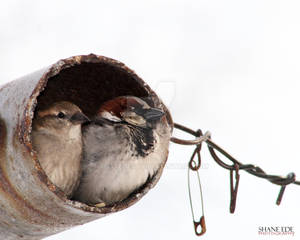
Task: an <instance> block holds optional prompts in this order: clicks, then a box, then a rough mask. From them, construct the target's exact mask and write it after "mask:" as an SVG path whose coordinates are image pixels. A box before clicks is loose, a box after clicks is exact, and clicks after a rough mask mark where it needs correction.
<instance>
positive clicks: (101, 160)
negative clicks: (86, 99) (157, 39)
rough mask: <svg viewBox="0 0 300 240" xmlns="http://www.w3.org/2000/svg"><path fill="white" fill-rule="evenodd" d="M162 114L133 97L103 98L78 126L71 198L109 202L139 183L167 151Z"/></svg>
mask: <svg viewBox="0 0 300 240" xmlns="http://www.w3.org/2000/svg"><path fill="white" fill-rule="evenodd" d="M164 115H165V113H164V112H163V111H162V110H160V109H157V108H151V107H150V106H149V105H148V104H147V103H146V102H145V101H143V100H142V99H140V98H137V97H133V96H122V97H117V98H115V99H113V100H110V101H108V102H105V103H104V104H103V105H102V106H101V107H100V110H99V111H98V113H97V115H96V117H95V119H94V121H92V122H90V123H89V124H87V125H85V126H84V127H83V159H82V164H81V165H82V171H83V172H82V177H81V181H80V184H79V187H78V189H77V190H76V192H75V194H74V199H75V200H78V201H81V202H84V203H87V204H90V205H96V206H97V207H101V206H105V205H111V204H113V203H115V202H118V201H121V200H124V199H125V198H126V197H128V196H129V195H130V194H131V193H132V192H134V191H135V190H137V189H138V188H139V187H141V186H142V185H143V184H145V183H146V181H147V180H148V178H151V177H152V176H153V175H154V174H155V173H156V171H157V170H158V169H159V167H160V166H161V164H162V163H163V162H164V160H165V158H166V155H167V153H168V147H169V140H170V135H171V129H170V127H169V126H168V124H167V121H166V118H165V117H164Z"/></svg>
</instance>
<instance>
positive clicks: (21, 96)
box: [0, 54, 173, 240]
mask: <svg viewBox="0 0 300 240" xmlns="http://www.w3.org/2000/svg"><path fill="white" fill-rule="evenodd" d="M120 95H135V96H138V97H147V99H149V100H150V102H149V104H150V105H153V106H154V107H157V108H161V109H164V110H165V111H167V119H168V122H169V124H170V126H171V127H173V122H172V119H171V115H170V113H169V111H168V110H167V108H166V106H165V105H164V104H163V103H162V102H161V100H160V99H159V98H158V97H157V95H156V94H155V93H154V92H153V91H152V90H151V89H150V87H149V86H148V85H147V84H145V83H144V81H143V80H142V79H141V78H139V77H138V76H137V75H136V74H135V73H134V72H133V71H132V70H130V69H129V68H128V67H126V66H125V65H124V64H122V63H120V62H118V61H116V60H113V59H110V58H106V57H103V56H97V55H94V54H90V55H86V56H75V57H71V58H68V59H64V60H60V61H58V62H57V63H55V64H53V65H51V66H49V67H47V68H44V69H42V70H40V71H37V72H35V73H32V74H30V75H27V76H25V77H23V78H20V79H18V80H15V81H13V82H10V83H8V84H6V85H4V86H2V88H1V89H0V148H1V149H0V236H1V239H7V240H9V239H22V240H24V239H25V240H27V239H30V240H35V239H41V238H44V237H47V236H50V235H52V234H55V233H58V232H61V231H64V230H66V229H69V228H71V227H73V226H76V225H79V224H84V223H87V222H90V221H92V220H95V219H98V218H101V217H104V216H106V215H107V214H110V213H114V212H117V211H120V210H123V209H125V208H127V207H129V206H131V205H132V204H134V203H136V202H137V201H138V200H139V199H141V198H142V197H143V196H144V195H145V194H146V193H147V192H148V191H149V189H151V188H152V187H154V186H155V184H156V183H157V181H158V180H159V178H160V176H161V174H162V170H163V167H164V164H163V165H162V166H161V167H160V169H159V171H158V172H157V174H156V175H155V176H154V177H153V178H152V179H150V180H149V181H148V182H147V183H146V184H145V185H144V186H143V187H142V188H141V189H140V190H139V191H137V192H135V193H134V194H132V195H131V196H130V197H128V198H127V199H126V200H124V201H123V202H121V203H118V204H115V205H114V206H111V207H104V208H97V207H90V206H87V205H85V204H83V203H80V202H76V201H72V200H69V199H67V198H66V196H65V194H64V193H63V192H62V191H60V190H59V189H58V188H56V187H55V186H54V185H53V184H52V183H51V182H50V180H49V179H48V178H47V176H46V175H45V173H44V171H43V169H42V168H41V166H40V164H39V161H38V159H37V156H36V153H35V152H34V150H33V149H32V144H31V136H30V132H31V124H32V119H33V117H34V112H35V110H36V109H38V108H39V107H43V106H44V105H48V104H50V103H52V102H55V101H60V100H67V101H71V102H74V103H75V104H77V105H78V106H79V107H80V108H81V109H82V110H83V111H84V112H85V113H86V114H87V115H88V116H92V115H93V114H95V111H96V108H98V107H99V105H100V104H101V103H102V102H104V101H106V100H108V99H111V98H113V97H116V96H120ZM165 157H166V160H167V156H165Z"/></svg>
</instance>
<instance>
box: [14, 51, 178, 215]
mask: <svg viewBox="0 0 300 240" xmlns="http://www.w3.org/2000/svg"><path fill="white" fill-rule="evenodd" d="M92 64H99V66H100V65H101V66H107V67H111V68H112V69H113V70H114V71H116V73H117V72H118V71H119V73H120V74H121V73H122V74H123V75H124V74H125V75H124V76H127V78H128V79H131V80H130V81H132V82H131V84H133V85H136V87H140V88H143V89H144V90H145V92H146V93H147V97H149V98H150V99H151V100H152V101H153V105H155V107H159V108H162V109H164V110H165V111H166V112H167V120H168V123H169V125H170V126H171V128H173V121H172V118H171V115H170V113H169V111H168V109H167V108H166V106H165V105H164V104H163V103H162V102H161V100H160V99H159V98H158V97H157V95H156V94H155V93H154V92H153V90H151V88H150V87H149V86H148V85H147V84H146V83H145V82H144V81H143V80H142V79H141V78H140V77H138V76H137V75H136V74H135V73H134V71H132V70H131V69H129V68H128V67H126V66H125V65H124V64H123V63H121V62H118V61H116V60H114V59H111V58H107V57H104V56H98V55H94V54H90V55H80V56H74V57H70V58H67V59H63V60H60V61H58V62H57V63H55V64H53V65H52V66H51V67H50V68H49V69H48V70H47V71H46V72H45V73H44V74H43V76H42V77H41V78H40V80H39V83H38V84H37V86H36V88H35V89H34V91H33V92H32V95H31V97H30V98H29V100H28V102H27V105H26V109H25V111H24V115H23V119H22V124H21V128H20V133H19V139H20V141H21V143H22V144H24V145H25V146H26V148H27V150H28V151H29V152H30V154H31V156H32V159H33V160H34V161H35V170H36V174H37V175H38V176H39V179H40V180H41V181H42V182H43V183H44V184H46V185H47V186H48V188H49V190H50V191H52V192H53V193H55V194H56V195H57V196H58V197H59V198H60V199H61V200H62V201H64V202H65V203H66V204H68V205H70V206H72V207H75V208H77V209H81V210H83V211H88V212H94V213H112V212H116V211H119V210H123V209H125V208H127V207H129V206H131V205H132V204H134V203H135V202H137V201H138V200H139V199H140V198H141V197H142V196H144V195H145V194H146V193H147V192H148V191H149V190H150V189H151V188H152V187H154V186H155V184H156V183H157V181H158V180H159V178H160V176H161V174H162V170H163V167H164V165H165V163H166V160H167V156H166V160H165V162H164V163H163V165H162V166H161V167H160V169H159V170H158V172H157V174H156V175H155V176H154V177H153V178H152V179H151V180H149V181H148V182H147V183H146V184H145V185H144V186H143V187H142V188H141V189H139V191H137V192H136V193H134V194H132V195H131V196H130V197H129V198H127V199H126V200H124V201H122V202H120V203H117V204H115V205H113V206H109V207H102V208H97V207H91V206H88V205H86V204H84V203H81V202H77V201H72V200H69V199H67V198H66V196H65V194H64V193H63V192H62V191H61V190H60V189H58V188H57V187H56V186H55V185H53V184H52V183H51V182H50V180H49V179H48V177H47V176H46V174H45V173H44V171H43V169H42V168H41V166H40V164H39V161H38V159H37V156H36V153H35V152H34V150H33V149H32V144H31V136H30V133H31V124H32V119H33V117H34V111H35V109H36V107H38V106H39V104H40V101H41V102H42V99H44V100H45V99H46V100H47V96H46V97H45V96H43V95H47V94H46V91H47V87H48V85H50V82H51V81H52V80H50V79H52V78H56V77H57V76H59V74H60V73H62V72H64V71H68V69H72V68H76V67H77V68H78V67H79V66H81V65H84V66H87V65H92ZM84 77H85V76H83V78H84ZM75 78H76V77H75ZM78 79H79V77H78ZM48 80H50V81H48ZM60 80H62V79H60ZM106 80H107V79H106ZM130 81H129V82H130ZM60 82H62V81H60ZM74 84H76V81H75V83H74ZM87 84H88V81H87ZM111 87H112V91H113V88H114V86H111ZM83 88H84V87H83ZM58 90H60V89H58ZM70 91H71V89H70ZM50 95H51V94H50ZM75 95H76V94H75ZM61 96H63V95H61ZM70 96H71V95H70ZM72 96H73V95H72ZM86 96H89V95H86ZM75 97H76V96H75ZM40 98H41V100H39V99H40ZM54 99H55V97H54ZM46 100H45V102H47V101H46ZM48 100H49V99H48ZM52 100H53V99H52ZM56 100H57V99H55V100H54V101H56ZM78 101H79V100H78ZM41 104H42V103H41ZM76 104H78V105H79V106H80V107H81V108H82V109H83V111H85V110H86V111H89V106H87V105H86V106H85V104H84V100H81V102H78V103H76Z"/></svg>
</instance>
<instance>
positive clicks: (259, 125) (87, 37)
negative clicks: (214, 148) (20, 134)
mask: <svg viewBox="0 0 300 240" xmlns="http://www.w3.org/2000/svg"><path fill="white" fill-rule="evenodd" d="M299 10H300V4H299V1H295V0H294V1H293V0H291V1H278V0H270V1H267V0H253V1H240V0H226V1H223V0H201V1H187V0H185V1H174V0H173V1H171V0H170V1H158V0H153V1H147V2H146V1H144V2H142V1H114V0H112V1H74V0H72V1H61V0H60V1H58V0H52V1H30V0H27V1H16V0H10V1H1V3H0V12H1V14H0V36H1V38H0V66H1V71H0V81H1V83H4V82H7V81H10V80H13V79H15V78H17V77H20V76H23V75H26V74H28V73H31V72H33V71H35V70H37V69H40V68H42V67H44V66H47V65H50V64H52V63H54V62H56V61H58V60H59V59H61V58H66V57H69V56H73V55H77V54H89V53H95V54H99V55H104V56H108V57H111V58H114V59H117V60H119V61H122V62H124V63H125V64H126V65H128V66H129V67H130V68H132V69H133V70H135V71H136V72H137V74H138V75H139V76H140V77H142V78H143V79H144V80H145V81H146V82H147V83H148V84H150V86H151V87H152V88H153V89H155V90H156V91H157V93H158V94H160V96H161V98H162V99H163V100H165V101H166V104H167V105H168V106H169V107H170V110H171V112H172V116H173V118H174V119H175V121H176V122H179V123H183V124H185V125H187V126H190V127H192V128H194V129H197V128H201V129H202V130H204V131H206V130H210V131H211V132H212V134H213V135H212V137H213V139H214V141H215V142H217V143H218V144H219V145H221V146H223V147H224V148H225V149H226V150H228V151H229V152H230V153H232V154H233V155H234V156H235V157H236V158H238V159H239V160H240V161H242V162H244V163H254V164H257V165H259V166H261V167H262V168H263V169H265V170H266V171H267V172H269V173H272V174H283V175H286V174H287V173H289V172H291V171H294V172H295V173H296V174H297V173H298V175H299V177H300V169H299V168H300V152H299V134H300V126H299V122H300V121H299V120H300V114H299V105H300V96H299V92H300V82H299V81H300V67H299V63H300V44H299V43H300V30H299V29H300V14H299ZM177 134H179V133H177ZM203 150H204V151H203V152H204V153H203V166H204V168H203V169H202V170H201V171H200V173H201V179H202V185H203V193H204V200H205V213H206V222H207V228H208V230H207V234H206V235H205V236H203V237H202V239H207V240H208V239H210V240H212V239H229V238H230V239H241V238H242V239H251V240H253V239H280V240H281V239H297V238H298V237H299V235H300V214H299V212H300V210H299V199H300V187H299V186H295V185H294V186H289V187H288V188H287V189H286V193H285V195H284V198H283V202H282V205H281V206H280V207H278V206H276V205H275V200H276V197H277V193H278V191H279V187H278V186H275V185H272V184H271V183H269V182H267V181H265V180H262V179H257V178H255V177H253V176H249V175H248V174H247V173H245V172H242V173H241V182H240V189H239V195H238V201H237V208H236V213H235V214H234V215H232V214H230V213H229V211H228V209H229V173H228V172H227V171H225V170H224V169H221V168H220V167H219V166H218V165H217V164H216V163H215V162H214V161H213V160H212V159H211V158H210V157H209V156H208V154H207V149H206V148H203ZM191 151H192V148H186V147H182V146H175V145H174V144H172V145H171V147H170V156H169V160H168V165H167V167H166V169H165V171H164V174H163V176H162V178H161V180H160V182H159V183H158V184H157V186H156V187H155V188H154V189H153V190H151V191H150V192H149V193H148V194H147V195H146V196H145V197H144V198H143V199H142V200H141V201H140V202H138V203H137V204H135V205H134V206H132V207H130V208H129V209H127V210H124V211H122V212H120V213H116V214H113V215H111V216H108V217H105V218H102V219H100V220H98V221H95V222H92V223H89V224H86V225H84V226H80V227H76V228H74V229H71V230H69V231H66V232H64V233H60V234H57V235H55V236H52V237H49V238H47V240H58V239H85V240H90V239H116V240H119V239H151V240H152V239H156V240H159V239H198V238H197V237H195V235H194V233H193V226H192V221H191V213H190V208H189V205H188V195H187V186H186V169H185V166H186V163H187V161H188V159H189V156H190V153H191ZM259 226H292V227H294V230H295V233H296V236H295V237H282V236H280V237H279V236H277V237H261V236H259V235H258V234H257V232H258V227H259Z"/></svg>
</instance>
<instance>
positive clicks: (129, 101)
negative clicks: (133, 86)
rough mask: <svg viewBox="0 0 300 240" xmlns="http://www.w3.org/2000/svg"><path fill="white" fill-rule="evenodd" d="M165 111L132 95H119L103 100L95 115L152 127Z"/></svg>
mask: <svg viewBox="0 0 300 240" xmlns="http://www.w3.org/2000/svg"><path fill="white" fill-rule="evenodd" d="M164 115H165V113H164V112H163V111H162V110H160V109H158V108H152V107H150V106H149V105H148V104H147V103H146V102H145V101H144V100H142V99H140V98H138V97H133V96H121V97H117V98H114V99H112V100H109V101H107V102H105V103H104V104H103V105H102V106H101V107H100V109H99V111H98V113H97V117H101V118H104V119H106V120H108V121H110V122H115V123H127V124H130V125H133V126H137V127H142V128H147V127H151V128H153V127H154V126H155V124H156V123H157V122H158V121H159V120H161V118H162V117H163V116H164Z"/></svg>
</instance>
